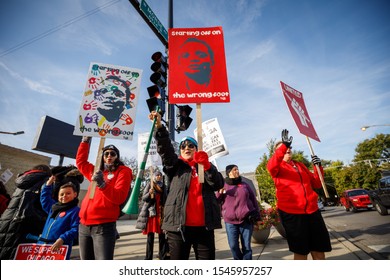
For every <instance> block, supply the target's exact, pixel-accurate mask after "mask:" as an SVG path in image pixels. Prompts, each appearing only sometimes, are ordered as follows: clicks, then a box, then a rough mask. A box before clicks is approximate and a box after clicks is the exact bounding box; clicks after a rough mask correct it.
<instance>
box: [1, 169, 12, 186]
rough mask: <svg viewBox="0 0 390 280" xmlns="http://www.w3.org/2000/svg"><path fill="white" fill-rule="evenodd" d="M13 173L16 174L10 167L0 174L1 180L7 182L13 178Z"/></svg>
mask: <svg viewBox="0 0 390 280" xmlns="http://www.w3.org/2000/svg"><path fill="white" fill-rule="evenodd" d="M12 175H14V174H13V173H12V172H11V170H10V169H6V170H5V171H4V172H3V173H2V174H1V176H0V181H1V182H3V184H6V183H7V182H8V181H9V179H11V177H12Z"/></svg>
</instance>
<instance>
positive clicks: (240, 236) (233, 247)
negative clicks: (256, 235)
mask: <svg viewBox="0 0 390 280" xmlns="http://www.w3.org/2000/svg"><path fill="white" fill-rule="evenodd" d="M225 228H226V233H227V237H228V243H229V247H230V251H231V252H232V254H233V258H234V259H235V260H251V259H252V247H251V238H252V232H253V225H252V224H251V223H249V222H246V221H245V222H242V223H241V224H238V225H236V224H229V223H225ZM240 242H241V246H242V249H241V248H240Z"/></svg>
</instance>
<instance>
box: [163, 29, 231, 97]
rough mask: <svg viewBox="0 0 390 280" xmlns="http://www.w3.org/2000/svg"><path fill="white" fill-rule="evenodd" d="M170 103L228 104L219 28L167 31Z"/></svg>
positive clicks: (222, 41) (223, 51)
mask: <svg viewBox="0 0 390 280" xmlns="http://www.w3.org/2000/svg"><path fill="white" fill-rule="evenodd" d="M168 36H169V37H168V38H169V69H168V71H169V87H168V90H169V92H168V95H169V103H170V104H177V103H218V102H230V93H229V87H228V80H227V71H226V60H225V48H224V40H223V31H222V27H206V28H170V29H169V35H168Z"/></svg>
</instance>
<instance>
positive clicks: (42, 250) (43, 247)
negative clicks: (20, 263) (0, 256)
mask: <svg viewBox="0 0 390 280" xmlns="http://www.w3.org/2000/svg"><path fill="white" fill-rule="evenodd" d="M51 246H52V245H50V244H36V243H23V244H19V245H18V247H17V248H16V254H15V258H14V259H15V260H48V261H54V260H65V259H66V254H67V253H68V245H62V246H61V247H60V249H59V250H58V251H55V252H53V251H52V250H51Z"/></svg>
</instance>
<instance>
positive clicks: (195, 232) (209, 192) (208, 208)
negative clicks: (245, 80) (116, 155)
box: [149, 111, 224, 260]
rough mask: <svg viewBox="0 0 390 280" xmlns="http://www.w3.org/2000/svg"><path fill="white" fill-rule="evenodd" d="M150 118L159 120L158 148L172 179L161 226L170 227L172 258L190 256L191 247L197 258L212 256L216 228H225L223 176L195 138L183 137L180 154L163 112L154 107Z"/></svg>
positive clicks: (179, 258)
mask: <svg viewBox="0 0 390 280" xmlns="http://www.w3.org/2000/svg"><path fill="white" fill-rule="evenodd" d="M149 119H150V120H152V121H156V134H155V139H156V142H157V151H158V153H159V154H160V156H161V158H162V162H163V166H164V167H163V170H164V173H165V174H166V175H167V176H168V179H169V182H170V186H169V194H168V197H167V200H166V202H165V208H164V220H163V224H162V229H163V230H166V231H167V237H168V244H169V252H170V255H171V260H188V258H189V256H190V251H191V247H193V248H194V250H195V258H196V259H200V260H213V259H215V239H214V229H217V228H222V225H221V212H220V206H219V204H218V202H217V199H216V197H215V191H218V190H219V189H221V188H222V187H223V185H224V180H223V177H222V175H221V173H219V172H218V170H217V168H216V167H215V166H214V165H212V164H211V163H210V162H209V157H208V155H207V153H206V152H204V151H198V142H197V141H196V140H195V139H194V138H192V137H184V138H183V139H182V140H181V141H180V144H179V149H180V156H178V155H177V154H176V153H175V150H174V147H173V145H172V143H171V140H170V139H169V133H168V131H167V129H166V127H165V126H164V125H163V124H162V123H161V115H160V114H159V113H158V112H155V111H152V112H151V113H150V114H149ZM199 164H202V165H203V167H204V175H205V176H204V183H200V182H199V177H198V173H197V166H198V165H199Z"/></svg>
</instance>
